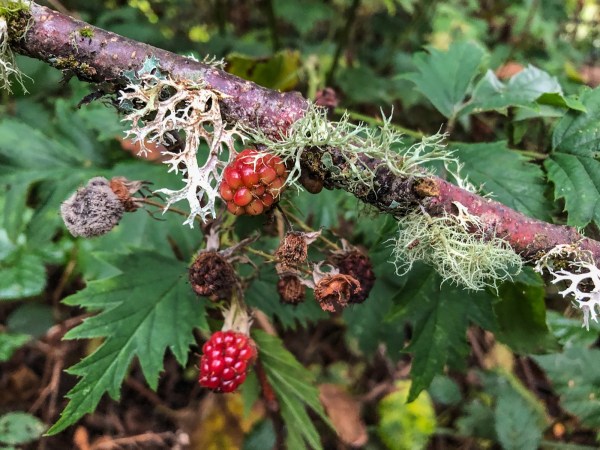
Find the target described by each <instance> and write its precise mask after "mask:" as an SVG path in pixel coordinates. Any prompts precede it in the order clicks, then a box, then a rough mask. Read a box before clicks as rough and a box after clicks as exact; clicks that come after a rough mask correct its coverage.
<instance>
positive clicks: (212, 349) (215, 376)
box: [199, 331, 256, 392]
mask: <svg viewBox="0 0 600 450" xmlns="http://www.w3.org/2000/svg"><path fill="white" fill-rule="evenodd" d="M202 352H203V355H202V357H201V358H200V379H199V382H200V385H201V386H204V387H206V388H208V389H211V390H213V391H215V392H233V391H235V390H236V389H237V388H238V387H239V386H240V385H241V384H242V383H243V382H244V380H245V379H246V373H247V371H248V369H249V367H250V366H251V365H252V364H253V363H254V360H255V359H256V344H254V341H253V340H252V339H251V338H250V337H249V336H247V335H245V334H243V333H237V332H235V331H217V332H216V333H214V334H213V335H212V336H211V337H210V339H209V340H208V341H207V342H206V343H205V344H204V346H203V347H202Z"/></svg>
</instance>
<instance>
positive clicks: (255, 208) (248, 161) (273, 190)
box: [219, 149, 287, 216]
mask: <svg viewBox="0 0 600 450" xmlns="http://www.w3.org/2000/svg"><path fill="white" fill-rule="evenodd" d="M286 178H287V170H286V168H285V165H284V164H283V162H282V161H281V158H279V157H278V156H274V155H270V154H268V153H261V152H259V151H257V150H252V149H246V150H244V151H242V152H240V153H239V154H238V155H237V156H236V158H235V159H234V160H233V161H232V162H231V163H230V164H229V165H228V166H227V167H226V168H225V170H224V172H223V181H222V182H221V186H220V187H219V190H220V193H221V198H222V199H223V200H225V201H226V202H227V209H228V210H229V212H231V213H232V214H235V215H236V216H239V215H242V214H250V215H251V216H257V215H259V214H262V213H263V212H264V211H266V210H268V209H269V208H271V206H273V203H275V201H276V200H277V199H278V198H279V194H280V192H281V189H282V188H283V185H284V183H285V180H286Z"/></svg>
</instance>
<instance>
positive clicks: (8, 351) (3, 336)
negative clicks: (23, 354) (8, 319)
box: [0, 333, 31, 362]
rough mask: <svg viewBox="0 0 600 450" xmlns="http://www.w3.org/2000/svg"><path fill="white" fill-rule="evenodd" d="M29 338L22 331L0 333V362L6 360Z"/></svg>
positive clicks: (29, 338)
mask: <svg viewBox="0 0 600 450" xmlns="http://www.w3.org/2000/svg"><path fill="white" fill-rule="evenodd" d="M30 340H31V336H29V335H28V334H22V333H0V362H4V361H8V360H9V359H10V358H12V355H13V353H14V352H15V351H16V350H18V349H19V348H21V347H22V346H23V345H25V344H26V343H27V342H29V341H30Z"/></svg>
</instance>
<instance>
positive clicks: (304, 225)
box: [286, 212, 340, 250]
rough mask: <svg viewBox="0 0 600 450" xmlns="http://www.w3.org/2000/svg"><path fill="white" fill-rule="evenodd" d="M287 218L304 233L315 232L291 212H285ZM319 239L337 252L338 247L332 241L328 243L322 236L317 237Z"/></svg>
mask: <svg viewBox="0 0 600 450" xmlns="http://www.w3.org/2000/svg"><path fill="white" fill-rule="evenodd" d="M286 214H287V216H288V217H289V218H290V219H292V220H293V221H294V222H296V224H297V225H298V226H299V227H300V228H302V229H303V230H304V231H308V232H312V231H315V230H313V229H312V228H311V227H309V226H308V225H307V224H305V223H304V222H303V221H302V219H300V218H299V217H297V216H295V215H294V214H292V213H291V212H286ZM319 239H321V240H322V241H323V242H324V243H325V244H327V245H328V246H329V247H331V248H332V249H334V250H339V249H340V247H339V246H338V245H337V244H336V243H335V242H333V241H330V240H329V239H327V238H326V237H325V236H323V234H320V235H319Z"/></svg>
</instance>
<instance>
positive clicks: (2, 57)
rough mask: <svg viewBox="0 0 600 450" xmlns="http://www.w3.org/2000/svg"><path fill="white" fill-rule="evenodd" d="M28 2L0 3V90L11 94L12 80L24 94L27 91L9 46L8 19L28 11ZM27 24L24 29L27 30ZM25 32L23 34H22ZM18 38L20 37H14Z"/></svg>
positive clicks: (6, 0)
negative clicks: (20, 12)
mask: <svg viewBox="0 0 600 450" xmlns="http://www.w3.org/2000/svg"><path fill="white" fill-rule="evenodd" d="M29 5H30V2H29V1H25V0H2V1H0V89H4V90H6V91H8V92H12V83H13V80H16V82H17V84H19V85H20V86H21V88H22V89H23V92H24V93H27V89H26V88H25V84H24V77H26V75H25V74H23V72H21V71H20V70H19V68H18V67H17V63H16V59H15V54H14V52H13V51H12V49H11V48H10V45H9V40H10V38H11V37H10V36H9V27H8V17H9V16H11V15H14V14H17V13H19V11H23V10H28V9H29ZM28 26H29V24H28V25H27V26H26V27H25V28H26V29H27V28H28ZM25 32H26V30H25V31H24V32H23V34H24V33H25ZM13 37H15V36H13ZM16 37H17V38H20V37H21V36H16Z"/></svg>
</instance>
